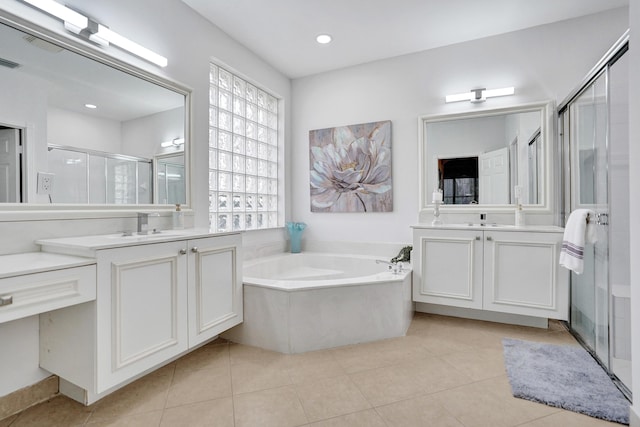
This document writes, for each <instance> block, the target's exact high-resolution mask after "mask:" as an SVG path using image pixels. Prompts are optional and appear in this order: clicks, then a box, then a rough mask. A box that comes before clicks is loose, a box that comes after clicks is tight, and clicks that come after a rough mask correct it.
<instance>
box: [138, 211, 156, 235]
mask: <svg viewBox="0 0 640 427" xmlns="http://www.w3.org/2000/svg"><path fill="white" fill-rule="evenodd" d="M150 216H160V214H159V213H157V212H138V234H149V217H150Z"/></svg>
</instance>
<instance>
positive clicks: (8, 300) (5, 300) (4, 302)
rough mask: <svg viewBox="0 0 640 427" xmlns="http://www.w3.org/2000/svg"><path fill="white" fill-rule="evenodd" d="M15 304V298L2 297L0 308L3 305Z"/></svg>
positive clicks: (0, 297) (9, 296) (0, 298)
mask: <svg viewBox="0 0 640 427" xmlns="http://www.w3.org/2000/svg"><path fill="white" fill-rule="evenodd" d="M10 304H13V296H11V295H2V296H0V307H1V306H3V305H10Z"/></svg>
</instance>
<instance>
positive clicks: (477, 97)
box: [445, 86, 515, 103]
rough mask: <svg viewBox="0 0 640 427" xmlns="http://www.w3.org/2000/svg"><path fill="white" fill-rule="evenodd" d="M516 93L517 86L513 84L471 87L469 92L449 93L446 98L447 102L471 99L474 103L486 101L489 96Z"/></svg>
mask: <svg viewBox="0 0 640 427" xmlns="http://www.w3.org/2000/svg"><path fill="white" fill-rule="evenodd" d="M514 93H515V88H514V87H513V86H511V87H503V88H500V89H485V88H481V89H471V90H470V91H469V92H464V93H457V94H455V95H447V97H446V99H445V100H446V102H458V101H471V102H473V103H476V102H484V101H486V100H487V98H492V97H496V96H507V95H513V94H514Z"/></svg>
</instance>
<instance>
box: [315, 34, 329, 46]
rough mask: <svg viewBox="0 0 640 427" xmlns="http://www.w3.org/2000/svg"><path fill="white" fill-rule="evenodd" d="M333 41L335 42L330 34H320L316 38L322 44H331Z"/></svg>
mask: <svg viewBox="0 0 640 427" xmlns="http://www.w3.org/2000/svg"><path fill="white" fill-rule="evenodd" d="M331 40H333V37H331V36H330V35H329V34H319V35H318V36H316V41H317V42H318V43H320V44H329V43H331Z"/></svg>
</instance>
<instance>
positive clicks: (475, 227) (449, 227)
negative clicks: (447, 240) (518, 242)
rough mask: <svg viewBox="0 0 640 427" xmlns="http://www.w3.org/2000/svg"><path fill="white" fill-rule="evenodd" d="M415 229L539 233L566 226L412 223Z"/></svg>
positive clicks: (560, 231)
mask: <svg viewBox="0 0 640 427" xmlns="http://www.w3.org/2000/svg"><path fill="white" fill-rule="evenodd" d="M411 228H414V229H431V230H437V229H442V230H474V231H475V230H483V231H520V232H523V231H524V232H527V231H535V232H538V233H563V232H564V228H562V227H557V226H555V225H523V226H518V227H516V226H515V225H503V224H492V223H487V224H486V225H480V224H471V223H460V224H441V225H432V224H430V223H422V224H415V225H412V226H411Z"/></svg>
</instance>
